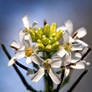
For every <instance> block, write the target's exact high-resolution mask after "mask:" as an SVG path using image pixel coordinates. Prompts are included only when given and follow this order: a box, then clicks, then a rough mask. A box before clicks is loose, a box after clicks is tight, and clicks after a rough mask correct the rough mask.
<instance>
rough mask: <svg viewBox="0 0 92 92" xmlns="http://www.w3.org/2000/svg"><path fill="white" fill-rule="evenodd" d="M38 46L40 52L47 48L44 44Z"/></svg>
mask: <svg viewBox="0 0 92 92" xmlns="http://www.w3.org/2000/svg"><path fill="white" fill-rule="evenodd" d="M37 45H38V48H39V51H44V49H45V46H44V45H43V44H42V43H38V44H37Z"/></svg>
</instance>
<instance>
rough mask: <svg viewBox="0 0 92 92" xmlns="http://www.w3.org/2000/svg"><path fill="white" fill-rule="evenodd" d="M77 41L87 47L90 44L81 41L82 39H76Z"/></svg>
mask: <svg viewBox="0 0 92 92" xmlns="http://www.w3.org/2000/svg"><path fill="white" fill-rule="evenodd" d="M75 41H76V42H78V43H80V44H81V45H83V46H85V47H88V44H87V43H85V42H83V41H81V40H75Z"/></svg>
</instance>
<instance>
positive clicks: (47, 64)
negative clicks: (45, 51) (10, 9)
mask: <svg viewBox="0 0 92 92" xmlns="http://www.w3.org/2000/svg"><path fill="white" fill-rule="evenodd" d="M34 61H36V62H39V63H38V65H40V66H41V67H40V69H39V70H38V71H37V72H36V73H35V74H34V76H33V77H32V81H33V82H38V81H39V80H40V79H41V78H42V77H43V76H44V74H45V70H47V72H48V74H49V76H50V77H51V79H52V80H53V82H54V83H56V84H59V83H60V79H59V77H58V76H57V75H56V73H55V72H54V71H53V68H60V66H61V59H60V58H59V57H53V58H52V59H47V60H43V59H41V58H40V57H38V56H37V55H34Z"/></svg>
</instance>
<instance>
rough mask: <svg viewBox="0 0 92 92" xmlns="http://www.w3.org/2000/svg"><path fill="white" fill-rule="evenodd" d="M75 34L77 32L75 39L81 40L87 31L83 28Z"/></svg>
mask: <svg viewBox="0 0 92 92" xmlns="http://www.w3.org/2000/svg"><path fill="white" fill-rule="evenodd" d="M76 32H78V34H77V35H76V37H78V38H82V37H84V36H85V35H86V34H87V30H86V29H85V28H84V27H82V28H80V29H78V30H77V31H76Z"/></svg>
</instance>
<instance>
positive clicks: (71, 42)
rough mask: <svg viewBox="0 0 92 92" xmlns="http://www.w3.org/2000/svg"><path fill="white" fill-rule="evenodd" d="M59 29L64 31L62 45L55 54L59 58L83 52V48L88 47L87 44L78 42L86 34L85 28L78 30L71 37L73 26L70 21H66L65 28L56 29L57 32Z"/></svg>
mask: <svg viewBox="0 0 92 92" xmlns="http://www.w3.org/2000/svg"><path fill="white" fill-rule="evenodd" d="M60 29H62V30H64V34H63V45H62V47H61V49H60V50H59V51H58V53H57V55H59V56H60V57H63V56H64V55H65V54H70V52H72V51H80V50H83V48H84V47H88V44H86V43H85V42H83V41H82V40H80V38H83V37H84V36H85V35H86V34H87V31H86V29H85V28H80V29H78V30H77V31H76V32H75V33H74V35H72V32H73V24H72V22H71V21H67V22H66V23H65V26H62V27H60V28H58V29H57V31H58V30H60Z"/></svg>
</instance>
